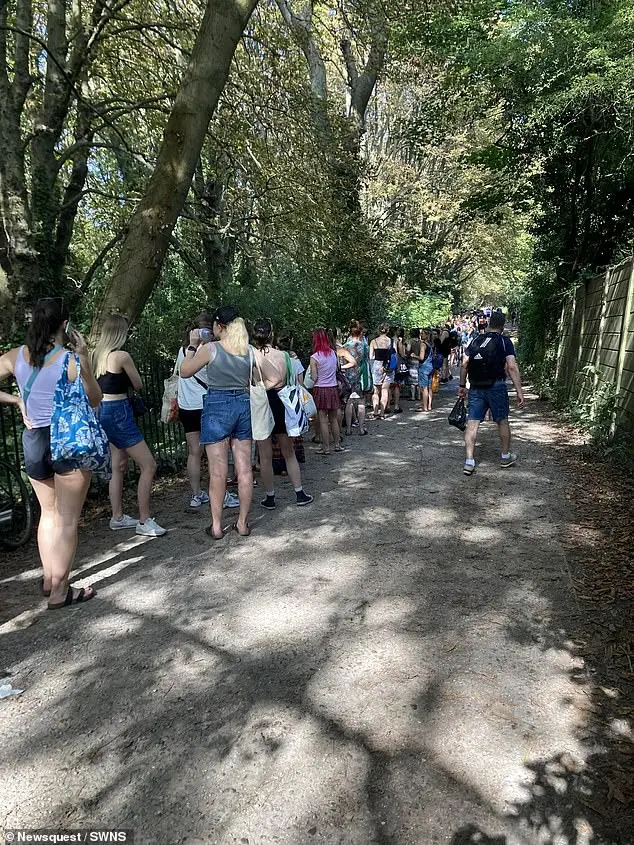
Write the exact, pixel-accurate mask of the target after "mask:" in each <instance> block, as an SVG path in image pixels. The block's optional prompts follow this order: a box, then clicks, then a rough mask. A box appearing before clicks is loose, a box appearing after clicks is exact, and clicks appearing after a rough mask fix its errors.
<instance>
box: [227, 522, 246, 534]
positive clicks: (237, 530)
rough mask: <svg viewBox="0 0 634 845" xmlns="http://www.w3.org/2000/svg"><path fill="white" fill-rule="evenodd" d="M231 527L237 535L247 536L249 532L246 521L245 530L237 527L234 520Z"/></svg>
mask: <svg viewBox="0 0 634 845" xmlns="http://www.w3.org/2000/svg"><path fill="white" fill-rule="evenodd" d="M231 527H232V528H233V530H234V531H235V532H236V534H237V535H238V536H239V537H248V536H249V535H250V534H251V527H250V526H249V523H248V522H247V530H246V531H240V529H239V528H238V523H237V522H234V523H233V525H232V526H231Z"/></svg>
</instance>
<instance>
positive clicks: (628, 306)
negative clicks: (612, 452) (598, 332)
mask: <svg viewBox="0 0 634 845" xmlns="http://www.w3.org/2000/svg"><path fill="white" fill-rule="evenodd" d="M632 308H634V258H632V259H631V267H630V279H629V281H628V283H627V294H626V297H625V308H624V310H623V319H622V321H621V337H620V338H619V357H618V360H617V363H616V385H615V394H616V399H615V402H614V411H613V412H612V422H611V424H610V439H612V438H613V437H614V435H615V434H616V428H617V424H618V417H619V400H620V399H621V382H622V380H623V368H624V367H625V356H626V354H627V336H628V334H629V327H630V324H629V320H630V314H631V312H632Z"/></svg>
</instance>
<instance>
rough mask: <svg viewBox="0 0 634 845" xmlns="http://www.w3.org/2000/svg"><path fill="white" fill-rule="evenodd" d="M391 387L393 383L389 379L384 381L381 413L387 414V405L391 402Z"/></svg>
mask: <svg viewBox="0 0 634 845" xmlns="http://www.w3.org/2000/svg"><path fill="white" fill-rule="evenodd" d="M390 388H391V385H390V384H388V383H387V381H385V382H383V390H382V392H381V413H382V414H383V416H385V412H386V411H387V406H388V405H389V404H390Z"/></svg>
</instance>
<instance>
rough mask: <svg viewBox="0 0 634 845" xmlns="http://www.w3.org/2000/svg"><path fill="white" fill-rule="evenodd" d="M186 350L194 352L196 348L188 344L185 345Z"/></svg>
mask: <svg viewBox="0 0 634 845" xmlns="http://www.w3.org/2000/svg"><path fill="white" fill-rule="evenodd" d="M187 351H188V352H196V351H197V349H196V347H195V346H188V347H187Z"/></svg>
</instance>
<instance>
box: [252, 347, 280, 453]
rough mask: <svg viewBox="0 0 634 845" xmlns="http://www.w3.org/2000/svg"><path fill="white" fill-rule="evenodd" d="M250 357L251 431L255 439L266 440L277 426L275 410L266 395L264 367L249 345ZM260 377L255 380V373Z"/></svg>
mask: <svg viewBox="0 0 634 845" xmlns="http://www.w3.org/2000/svg"><path fill="white" fill-rule="evenodd" d="M249 359H250V362H251V378H250V388H249V402H250V404H251V431H252V433H253V439H254V440H266V439H267V438H268V437H270V436H271V432H272V431H273V428H274V427H275V420H274V419H273V412H272V411H271V406H270V405H269V397H268V396H267V395H266V387H265V386H264V379H263V377H262V369H261V367H260V363H259V361H258V359H257V356H256V354H255V352H254V350H253V347H252V346H249ZM256 372H257V374H258V375H259V377H260V380H259V382H256V381H255V380H254V376H255V373H256Z"/></svg>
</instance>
